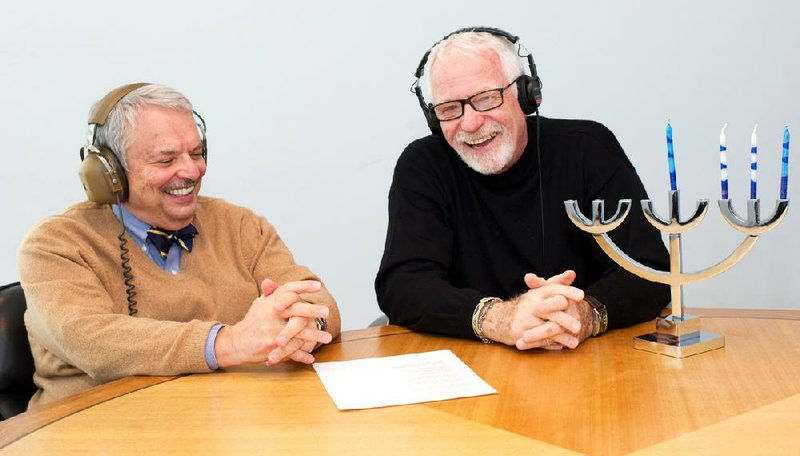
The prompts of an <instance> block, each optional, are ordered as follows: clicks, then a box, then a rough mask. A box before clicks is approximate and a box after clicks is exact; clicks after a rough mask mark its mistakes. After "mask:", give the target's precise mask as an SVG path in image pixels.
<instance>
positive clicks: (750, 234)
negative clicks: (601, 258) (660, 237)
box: [564, 189, 789, 358]
mask: <svg viewBox="0 0 800 456" xmlns="http://www.w3.org/2000/svg"><path fill="white" fill-rule="evenodd" d="M782 196H783V195H782ZM718 202H719V208H720V211H721V212H722V216H723V218H724V219H725V221H726V222H728V224H729V225H730V226H732V227H733V228H734V229H735V230H736V231H739V232H741V233H744V234H745V235H746V236H747V237H745V239H744V240H743V241H742V243H741V244H739V246H738V247H737V248H736V249H735V250H734V251H733V252H732V253H731V254H730V255H728V257H727V258H725V259H724V260H722V261H720V262H719V263H717V264H716V265H714V266H711V267H709V268H707V269H703V270H701V271H697V272H688V273H687V272H684V271H683V263H682V255H681V234H683V233H685V232H687V231H689V230H691V229H692V228H694V227H695V226H697V225H698V224H699V223H700V222H701V221H702V220H703V218H704V217H705V215H706V212H708V200H707V199H702V200H698V201H697V207H696V210H695V212H694V215H692V216H691V217H689V219H687V220H682V219H681V217H680V198H679V192H678V190H674V189H673V190H670V192H669V218H663V217H661V216H659V215H658V214H657V213H656V211H655V210H654V209H653V204H652V203H651V202H650V200H649V199H646V200H641V204H642V211H643V212H644V215H645V218H646V219H647V221H648V222H649V223H650V224H651V225H653V226H654V227H655V228H657V229H658V230H660V231H661V232H663V233H666V234H669V259H670V260H669V271H659V270H656V269H653V268H651V267H649V266H646V265H643V264H641V263H639V262H638V261H636V260H634V259H633V258H631V257H629V256H628V255H627V254H625V252H623V251H622V250H621V249H620V248H619V247H618V246H617V245H616V244H614V242H613V241H612V240H611V238H610V237H609V236H608V234H607V233H609V232H610V231H612V230H614V229H615V228H617V227H618V226H619V225H620V224H621V223H622V222H623V221H624V220H625V218H626V217H627V216H628V212H629V211H630V207H631V200H629V199H626V200H621V201H619V203H618V205H617V212H616V214H614V216H613V217H611V218H610V219H606V218H605V215H604V210H603V209H604V201H603V200H594V201H592V218H591V220H590V219H588V218H586V217H585V216H584V215H583V213H581V210H580V208H579V207H578V202H577V201H575V200H569V201H565V202H564V206H565V207H566V210H567V214H568V216H569V218H570V220H571V221H572V223H574V224H575V226H577V227H578V228H580V229H581V230H583V231H586V232H588V233H590V234H591V235H592V236H593V237H594V239H595V241H596V242H597V243H598V244H599V246H600V248H602V249H603V251H604V252H605V253H606V254H607V255H608V256H609V257H610V258H611V259H612V260H614V261H615V262H616V263H617V264H619V265H620V266H621V267H622V268H624V269H625V270H627V271H629V272H631V273H633V274H636V275H637V276H639V277H642V278H644V279H646V280H650V281H652V282H659V283H663V284H667V285H669V286H670V293H671V297H672V313H671V315H669V316H667V317H659V318H657V319H656V330H655V332H652V333H649V334H643V335H641V336H638V337H636V338H635V339H634V345H633V346H634V348H637V349H640V350H646V351H649V352H653V353H659V354H664V355H668V356H672V357H675V358H684V357H686V356H691V355H694V354H697V353H702V352H705V351H709V350H714V349H717V348H721V347H723V346H725V337H724V336H722V335H720V334H715V333H708V332H703V331H701V330H700V319H699V318H698V317H695V316H692V315H688V314H684V306H683V285H684V284H689V283H694V282H699V281H701V280H706V279H709V278H711V277H714V276H716V275H718V274H721V273H723V272H725V271H727V270H728V269H730V268H731V267H732V266H733V265H734V264H736V263H738V262H739V261H740V260H741V259H742V258H744V256H745V255H747V253H748V252H749V251H750V249H751V248H753V246H754V245H755V243H756V241H757V240H758V236H759V235H761V234H764V233H766V232H767V231H769V230H771V229H773V228H775V227H776V226H777V225H778V224H779V223H780V222H781V221H782V220H783V218H784V217H785V216H786V211H787V209H788V207H789V200H788V199H784V198H781V199H778V200H777V201H776V205H775V210H774V211H773V213H772V214H771V215H770V216H769V217H767V218H765V219H762V217H761V212H760V200H759V199H752V198H751V199H749V200H748V201H747V216H746V217H742V216H740V215H739V214H737V213H736V211H735V210H734V208H733V202H732V201H731V200H730V199H728V198H724V199H720V200H718Z"/></svg>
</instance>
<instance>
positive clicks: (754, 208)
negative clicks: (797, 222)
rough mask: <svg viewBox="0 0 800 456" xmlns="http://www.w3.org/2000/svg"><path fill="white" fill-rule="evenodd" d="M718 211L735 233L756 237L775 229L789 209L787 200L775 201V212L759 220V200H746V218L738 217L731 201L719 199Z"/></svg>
mask: <svg viewBox="0 0 800 456" xmlns="http://www.w3.org/2000/svg"><path fill="white" fill-rule="evenodd" d="M717 202H718V204H719V210H720V212H722V215H723V218H724V219H725V221H726V222H728V225H730V226H731V227H733V229H735V230H736V231H739V232H740V233H744V234H746V235H748V236H758V235H759V234H763V233H766V232H767V231H769V230H771V229H773V228H775V227H776V226H777V225H778V223H780V222H781V221H782V220H783V218H784V217H786V213H787V210H788V209H789V200H788V199H778V200H776V201H775V210H774V211H772V214H770V215H769V216H768V217H767V218H766V219H765V220H762V219H761V200H758V199H749V200H747V217H742V216H740V215H739V214H738V213H737V212H736V210H735V209H734V208H733V201H731V200H730V199H727V198H726V199H720V200H718V201H717Z"/></svg>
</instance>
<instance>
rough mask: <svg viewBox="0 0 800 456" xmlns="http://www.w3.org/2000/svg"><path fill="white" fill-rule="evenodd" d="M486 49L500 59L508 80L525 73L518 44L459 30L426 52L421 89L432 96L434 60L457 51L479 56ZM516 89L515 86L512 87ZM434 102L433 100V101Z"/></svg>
mask: <svg viewBox="0 0 800 456" xmlns="http://www.w3.org/2000/svg"><path fill="white" fill-rule="evenodd" d="M486 51H491V52H494V54H495V55H497V58H498V59H500V65H501V66H502V68H503V73H505V75H506V78H507V79H508V82H511V81H513V80H515V79H517V78H518V77H520V76H522V75H523V74H525V67H524V66H523V64H522V59H521V57H520V56H519V49H518V46H517V45H516V44H514V43H512V42H511V41H509V40H508V39H506V38H504V37H501V36H497V35H494V34H492V33H488V32H460V33H455V34H453V35H451V36H450V37H449V38H447V39H445V40H442V41H440V42H438V43H436V45H435V46H433V48H432V49H431V51H430V54H428V61H427V62H425V68H424V72H423V80H422V81H421V84H422V87H423V89H426V90H425V91H426V92H427V93H429V94H431V95H430V99H432V98H433V94H432V88H431V84H430V75H431V69H432V68H433V66H434V65H435V64H436V61H437V60H439V59H440V58H442V57H443V56H445V55H449V54H453V53H459V54H461V55H465V56H480V54H482V53H485V52H486ZM514 90H516V88H514ZM433 104H435V102H433Z"/></svg>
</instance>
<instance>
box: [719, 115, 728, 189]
mask: <svg viewBox="0 0 800 456" xmlns="http://www.w3.org/2000/svg"><path fill="white" fill-rule="evenodd" d="M726 128H728V124H725V125H723V126H722V131H720V132H719V179H720V185H721V186H722V199H728V144H727V140H726V138H725V129H726Z"/></svg>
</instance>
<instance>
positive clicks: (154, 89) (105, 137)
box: [89, 84, 194, 170]
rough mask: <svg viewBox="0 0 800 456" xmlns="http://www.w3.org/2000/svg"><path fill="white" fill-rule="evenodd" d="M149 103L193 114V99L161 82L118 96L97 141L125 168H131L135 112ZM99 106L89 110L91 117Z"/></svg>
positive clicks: (98, 144)
mask: <svg viewBox="0 0 800 456" xmlns="http://www.w3.org/2000/svg"><path fill="white" fill-rule="evenodd" d="M148 105H154V106H161V107H164V108H170V109H177V110H180V111H186V112H188V113H190V114H191V113H192V112H193V111H194V109H193V108H192V103H191V102H190V101H189V99H188V98H186V97H185V96H183V94H181V93H180V92H178V91H177V90H175V89H173V88H171V87H167V86H164V85H158V84H150V85H146V86H143V87H139V88H138V89H136V90H134V91H133V92H131V93H129V94H127V95H125V96H124V97H123V98H122V99H121V100H119V102H117V104H116V105H115V106H114V108H113V109H112V110H111V112H110V113H109V114H108V119H106V122H105V124H103V125H98V126H97V128H96V130H95V138H94V145H95V146H97V147H98V148H100V147H106V148H109V149H111V151H112V152H114V154H115V155H116V156H117V158H118V159H119V161H120V164H122V167H123V168H125V170H127V169H128V163H127V160H126V155H127V150H128V146H129V145H130V138H129V134H130V131H131V130H132V129H133V128H135V127H136V114H137V112H138V110H139V109H140V108H142V107H143V106H148ZM99 108H100V102H99V101H98V102H97V103H95V104H94V106H92V109H91V110H90V111H89V118H92V117H93V116H94V113H95V112H96V111H97V110H98V109H99Z"/></svg>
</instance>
